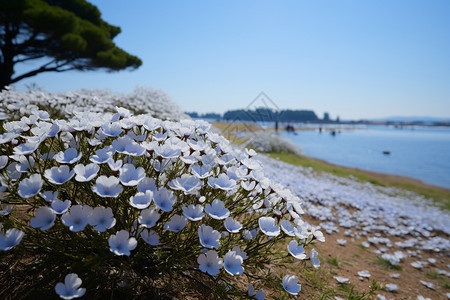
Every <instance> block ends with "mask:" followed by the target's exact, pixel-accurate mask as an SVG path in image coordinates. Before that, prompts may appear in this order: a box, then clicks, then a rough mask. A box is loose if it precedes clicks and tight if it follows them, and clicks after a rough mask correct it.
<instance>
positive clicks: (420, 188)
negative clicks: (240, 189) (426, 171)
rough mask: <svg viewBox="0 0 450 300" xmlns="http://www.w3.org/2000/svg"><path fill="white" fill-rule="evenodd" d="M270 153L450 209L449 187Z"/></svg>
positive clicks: (306, 166)
mask: <svg viewBox="0 0 450 300" xmlns="http://www.w3.org/2000/svg"><path fill="white" fill-rule="evenodd" d="M268 155H269V156H270V157H272V158H277V159H280V160H281V161H284V162H287V163H290V164H293V165H297V166H302V167H305V168H308V167H310V168H312V169H313V170H314V171H315V172H317V173H322V172H324V173H331V174H333V175H336V176H339V177H347V178H348V177H350V176H352V177H354V178H356V179H357V180H358V181H360V182H370V183H372V184H374V185H377V186H382V187H396V188H401V189H404V190H407V191H411V192H415V193H417V194H419V195H423V196H424V197H426V198H431V199H433V201H434V204H435V205H437V206H439V207H440V208H442V209H446V210H450V190H448V189H444V188H440V187H435V186H431V185H427V184H425V183H422V182H420V181H418V180H414V179H411V178H406V177H400V176H393V175H386V174H380V173H374V172H368V171H363V170H359V169H354V168H346V167H341V166H336V165H332V164H329V163H327V162H325V161H322V160H318V159H314V158H309V157H305V156H299V155H295V154H291V153H268Z"/></svg>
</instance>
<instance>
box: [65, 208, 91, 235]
mask: <svg viewBox="0 0 450 300" xmlns="http://www.w3.org/2000/svg"><path fill="white" fill-rule="evenodd" d="M91 214H92V208H91V207H90V206H88V205H74V206H72V207H71V208H70V212H69V213H65V214H64V215H63V216H62V217H61V221H62V223H63V224H64V225H66V226H67V227H69V230H70V231H73V232H78V231H81V230H83V229H84V227H86V225H87V224H88V221H89V218H90V216H91Z"/></svg>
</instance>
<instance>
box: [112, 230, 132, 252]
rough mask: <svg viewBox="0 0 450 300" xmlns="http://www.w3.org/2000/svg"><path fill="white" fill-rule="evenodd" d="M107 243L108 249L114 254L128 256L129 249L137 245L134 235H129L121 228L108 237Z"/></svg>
mask: <svg viewBox="0 0 450 300" xmlns="http://www.w3.org/2000/svg"><path fill="white" fill-rule="evenodd" d="M108 244H109V247H110V248H109V250H111V252H113V253H114V254H116V255H126V256H130V251H131V250H134V249H135V248H136V246H137V240H136V239H135V238H134V237H130V234H129V233H128V231H126V230H121V231H118V232H117V233H116V234H112V235H111V236H110V237H109V239H108Z"/></svg>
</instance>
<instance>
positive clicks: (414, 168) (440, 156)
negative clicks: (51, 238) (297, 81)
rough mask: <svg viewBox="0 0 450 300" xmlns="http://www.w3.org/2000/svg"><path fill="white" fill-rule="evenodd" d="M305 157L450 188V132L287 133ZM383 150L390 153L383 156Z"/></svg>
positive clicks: (371, 128) (379, 128) (372, 128)
mask: <svg viewBox="0 0 450 300" xmlns="http://www.w3.org/2000/svg"><path fill="white" fill-rule="evenodd" d="M281 135H282V136H284V137H286V138H289V139H290V140H292V141H293V142H294V143H296V144H297V145H299V146H300V147H301V149H302V150H303V153H304V154H305V155H306V156H310V157H315V158H319V159H322V160H325V161H328V162H330V163H333V164H337V165H341V166H346V167H354V168H359V169H363V170H368V171H374V172H381V173H388V174H395V175H401V176H407V177H412V178H415V179H419V180H421V181H423V182H426V183H429V184H433V185H437V186H441V187H445V188H449V189H450V129H449V128H425V127H415V128H409V129H398V128H393V127H387V126H368V127H364V128H362V129H357V130H345V131H342V132H341V133H336V135H335V136H332V135H331V134H330V132H328V131H323V132H322V133H319V132H318V131H297V135H294V134H292V133H291V134H289V133H286V132H282V133H281ZM383 151H390V154H389V155H384V154H383Z"/></svg>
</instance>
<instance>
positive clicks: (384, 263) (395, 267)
mask: <svg viewBox="0 0 450 300" xmlns="http://www.w3.org/2000/svg"><path fill="white" fill-rule="evenodd" d="M375 263H376V264H377V265H380V266H382V267H383V268H384V269H390V270H398V271H401V270H402V269H403V268H402V266H400V265H393V264H391V262H390V261H389V260H387V259H383V258H380V257H377V258H376V259H375Z"/></svg>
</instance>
